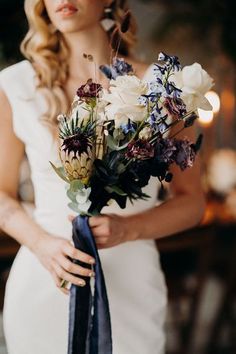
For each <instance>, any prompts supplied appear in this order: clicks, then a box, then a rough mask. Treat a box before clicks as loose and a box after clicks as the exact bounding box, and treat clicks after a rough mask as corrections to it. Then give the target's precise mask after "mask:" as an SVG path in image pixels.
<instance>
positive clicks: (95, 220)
mask: <svg viewBox="0 0 236 354" xmlns="http://www.w3.org/2000/svg"><path fill="white" fill-rule="evenodd" d="M104 218H105V216H103V215H100V216H91V217H90V218H89V226H90V227H91V228H93V227H96V226H99V225H101V224H103V223H104Z"/></svg>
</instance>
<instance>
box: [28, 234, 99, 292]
mask: <svg viewBox="0 0 236 354" xmlns="http://www.w3.org/2000/svg"><path fill="white" fill-rule="evenodd" d="M33 252H34V253H35V255H36V256H37V258H38V259H39V261H40V262H41V263H42V265H43V266H44V267H45V268H46V269H47V270H48V271H49V272H50V273H51V275H52V277H53V279H54V282H55V284H56V286H57V287H58V288H59V289H60V290H61V291H62V292H63V293H64V294H69V290H68V289H66V288H61V287H60V284H61V281H62V279H63V280H66V281H67V282H70V283H72V284H75V285H77V286H84V285H85V284H86V283H85V281H84V280H83V279H81V278H79V277H78V275H82V276H86V277H91V276H94V273H93V271H92V270H91V269H88V268H84V267H81V266H79V265H77V264H74V263H73V262H72V259H76V260H79V261H81V262H84V263H87V264H89V265H90V266H91V265H92V264H94V263H95V260H94V258H93V257H91V256H89V255H88V254H86V253H84V252H81V251H79V250H77V249H76V248H75V247H74V246H73V245H72V244H71V242H70V241H69V240H66V239H63V238H61V237H56V236H53V235H50V234H47V233H45V234H43V235H42V236H41V237H39V239H38V242H37V243H36V245H35V247H34V249H33ZM76 275H77V276H76Z"/></svg>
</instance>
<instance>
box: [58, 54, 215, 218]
mask: <svg viewBox="0 0 236 354" xmlns="http://www.w3.org/2000/svg"><path fill="white" fill-rule="evenodd" d="M101 70H102V72H103V73H104V74H105V75H106V76H107V77H108V78H109V79H110V88H109V90H105V89H103V88H102V86H101V85H100V84H99V83H94V82H93V81H92V80H91V79H90V80H88V81H87V83H86V84H85V85H83V86H81V87H79V88H78V91H77V94H76V96H75V98H74V101H73V103H72V108H71V112H70V113H69V114H68V115H61V116H59V120H60V139H61V148H60V159H61V162H62V167H59V168H58V167H55V166H53V167H54V169H55V171H56V172H57V173H58V175H59V176H60V177H61V178H62V179H63V180H64V181H65V182H66V183H67V196H68V198H69V200H70V203H69V207H70V208H71V209H72V210H73V211H75V212H77V213H79V214H80V215H89V216H90V215H96V214H99V213H100V211H101V210H102V208H103V207H104V206H106V205H108V204H109V202H110V201H111V200H115V201H116V202H117V203H118V205H119V206H120V207H121V208H125V207H126V202H127V199H129V200H130V201H131V202H133V201H134V200H136V199H146V198H148V197H149V196H148V195H146V194H145V193H144V192H143V187H144V186H146V185H147V184H148V181H149V179H150V177H151V176H154V177H157V178H158V180H159V181H160V183H161V185H163V184H162V183H163V181H166V182H170V181H171V180H172V178H173V176H172V174H171V173H170V172H169V168H170V165H171V164H173V163H175V164H177V165H178V166H179V167H180V169H181V170H185V169H186V168H187V167H191V166H192V165H193V163H194V159H195V156H196V153H197V151H198V150H199V148H200V144H201V140H202V136H201V135H200V136H199V137H198V139H197V141H196V142H191V141H189V139H188V138H187V137H186V138H185V139H177V138H176V137H175V136H170V137H166V133H167V132H169V131H170V129H171V127H172V126H174V125H177V124H179V123H181V122H182V127H181V130H182V129H183V128H186V127H189V126H191V125H192V124H193V123H194V121H195V119H196V118H197V113H196V110H197V108H202V109H206V110H211V109H212V107H211V105H210V103H209V102H208V101H207V99H206V98H205V97H204V94H205V93H206V92H207V91H208V90H209V89H210V88H211V87H212V79H211V78H210V77H209V75H208V74H207V73H206V72H205V71H204V70H203V69H202V68H201V66H200V65H199V64H197V63H196V64H193V65H192V66H189V67H185V68H184V69H183V70H181V67H180V63H179V60H178V58H177V57H175V56H168V55H166V54H164V53H160V54H159V58H158V62H157V63H155V64H154V69H153V72H154V76H153V80H152V81H151V82H145V81H142V80H140V79H139V78H138V77H137V76H135V73H134V71H133V69H132V66H131V65H129V64H128V63H126V62H125V61H124V60H123V59H118V58H116V59H114V62H113V65H111V66H102V67H101Z"/></svg>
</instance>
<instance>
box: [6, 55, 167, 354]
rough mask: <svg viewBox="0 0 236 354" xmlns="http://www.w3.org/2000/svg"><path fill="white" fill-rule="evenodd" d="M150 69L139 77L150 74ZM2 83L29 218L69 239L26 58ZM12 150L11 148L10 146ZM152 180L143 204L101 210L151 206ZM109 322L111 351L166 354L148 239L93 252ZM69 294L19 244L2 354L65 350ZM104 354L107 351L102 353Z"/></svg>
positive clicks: (158, 281)
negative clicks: (29, 195)
mask: <svg viewBox="0 0 236 354" xmlns="http://www.w3.org/2000/svg"><path fill="white" fill-rule="evenodd" d="M152 69H153V67H151V66H150V67H149V69H148V70H147V72H146V74H145V77H144V78H145V79H148V78H150V75H153V73H152ZM0 86H1V87H2V88H3V90H4V91H5V93H6V95H7V97H8V99H9V101H10V104H11V107H12V112H13V127H14V132H15V134H16V135H17V136H18V137H19V138H20V139H21V140H22V141H23V142H24V144H25V150H26V154H27V157H28V160H29V163H30V167H31V172H32V176H31V177H32V182H33V186H34V191H35V211H34V219H35V221H36V222H37V223H38V224H39V225H41V227H43V228H44V229H45V230H46V231H48V232H50V233H51V234H52V235H58V236H61V237H64V238H67V239H70V240H71V223H70V222H69V221H68V219H67V216H68V215H69V214H70V213H71V212H70V210H69V209H68V207H67V202H68V201H67V197H66V193H65V185H64V182H63V181H61V180H60V179H59V178H58V177H57V176H56V174H55V172H54V171H53V170H52V168H51V166H50V164H49V161H53V162H54V163H55V164H56V165H57V164H58V165H59V164H60V161H59V158H58V151H57V146H56V143H55V141H54V140H53V138H52V135H51V133H50V132H49V130H48V129H47V127H45V126H44V125H43V124H42V122H41V121H40V116H41V114H42V112H43V111H44V110H45V107H46V105H45V100H44V98H43V97H42V95H40V94H39V93H38V92H36V76H35V72H34V69H33V67H32V65H31V63H30V62H29V61H27V60H24V61H22V62H20V63H18V64H16V65H13V66H10V67H8V68H6V69H4V70H2V71H1V72H0ZM8 153H9V158H10V154H12V153H14V151H9V152H8ZM158 183H159V182H158V180H157V179H151V181H150V183H149V185H148V186H147V187H146V188H145V191H146V193H147V194H149V195H150V196H151V198H150V199H149V200H148V201H137V202H135V203H134V204H133V205H131V204H129V203H128V205H127V208H126V209H125V210H121V209H120V208H119V207H118V206H116V204H115V203H114V204H112V205H111V206H109V207H106V208H104V210H103V212H104V213H117V214H122V215H125V214H132V213H137V212H140V211H143V210H146V209H148V208H151V207H153V206H154V205H155V204H157V203H160V201H157V188H158ZM99 254H100V257H101V262H102V266H103V270H104V275H105V280H106V285H107V291H108V297H109V303H110V311H111V323H112V335H113V354H161V353H164V343H165V335H164V330H163V324H164V320H165V312H166V302H167V300H166V299H167V291H166V285H165V280H164V277H163V273H162V271H161V269H160V263H159V254H158V251H157V249H156V245H155V242H154V240H137V241H133V242H126V243H123V244H121V245H118V246H116V247H112V248H109V249H105V250H100V251H99ZM68 314H69V296H67V295H64V294H63V293H61V292H60V290H58V288H57V287H56V286H55V284H54V281H53V279H52V276H51V274H50V273H49V272H48V271H47V270H46V269H45V268H44V267H43V266H42V265H41V263H40V262H39V260H38V259H37V258H36V256H35V255H34V254H33V253H31V252H30V251H29V249H27V248H26V247H24V246H21V248H20V250H19V252H18V253H17V255H16V258H15V260H14V262H13V265H12V268H11V271H10V275H9V278H8V281H7V285H6V293H5V301H4V311H3V321H4V332H5V337H6V343H7V348H8V354H66V353H67V337H68ZM102 354H106V353H102Z"/></svg>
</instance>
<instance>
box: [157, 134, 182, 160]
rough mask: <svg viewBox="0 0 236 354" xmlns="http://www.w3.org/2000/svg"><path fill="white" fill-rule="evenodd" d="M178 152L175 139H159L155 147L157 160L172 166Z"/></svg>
mask: <svg viewBox="0 0 236 354" xmlns="http://www.w3.org/2000/svg"><path fill="white" fill-rule="evenodd" d="M176 150H177V148H176V146H175V139H170V138H165V139H159V140H158V142H157V144H156V146H155V156H156V159H157V160H158V161H159V162H164V163H166V164H168V165H170V164H171V163H173V162H174V161H175V153H176Z"/></svg>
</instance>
